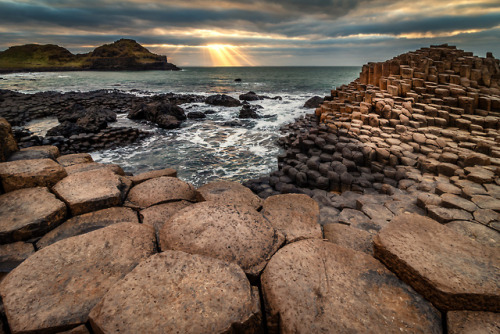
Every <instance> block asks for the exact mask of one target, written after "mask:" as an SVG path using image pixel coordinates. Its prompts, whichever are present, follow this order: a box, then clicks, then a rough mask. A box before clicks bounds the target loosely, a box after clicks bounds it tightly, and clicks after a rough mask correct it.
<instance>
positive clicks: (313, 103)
mask: <svg viewBox="0 0 500 334" xmlns="http://www.w3.org/2000/svg"><path fill="white" fill-rule="evenodd" d="M324 101H325V99H324V98H322V97H319V96H313V97H311V98H310V99H309V100H307V101H306V103H304V108H318V107H319V106H320V105H321V104H322V103H323V102H324Z"/></svg>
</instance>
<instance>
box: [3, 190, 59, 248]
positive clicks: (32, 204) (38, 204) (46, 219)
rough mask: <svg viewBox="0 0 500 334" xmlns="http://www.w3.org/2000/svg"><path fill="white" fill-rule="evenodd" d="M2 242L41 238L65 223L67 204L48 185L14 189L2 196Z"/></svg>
mask: <svg viewBox="0 0 500 334" xmlns="http://www.w3.org/2000/svg"><path fill="white" fill-rule="evenodd" d="M0 217H2V218H1V219H0V244H6V243H12V242H15V241H21V240H29V239H31V238H34V237H39V236H42V235H44V234H45V233H47V232H48V231H50V230H51V229H53V228H55V227H56V226H58V225H59V224H60V223H62V222H63V221H64V219H65V217H66V205H65V204H64V203H63V202H61V201H60V200H58V199H57V198H56V196H54V194H52V193H50V192H49V190H48V189H47V188H42V187H36V188H27V189H19V190H14V191H11V192H9V193H6V194H4V195H0Z"/></svg>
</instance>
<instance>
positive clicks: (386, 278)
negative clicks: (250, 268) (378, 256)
mask: <svg viewBox="0 0 500 334" xmlns="http://www.w3.org/2000/svg"><path fill="white" fill-rule="evenodd" d="M261 283H262V292H263V295H264V301H265V309H266V312H267V314H266V319H267V328H268V330H269V332H272V333H292V332H296V333H352V332H357V333H360V332H366V333H382V332H384V333H400V332H401V330H402V329H404V331H407V332H408V333H441V331H442V329H441V317H440V313H439V312H438V311H437V310H436V309H435V308H434V307H433V306H432V305H431V304H430V303H429V302H427V301H426V300H425V299H424V298H422V297H421V296H420V295H418V294H417V293H416V292H415V291H413V290H412V289H411V288H410V287H409V286H407V285H406V284H404V283H403V282H401V281H400V280H399V279H398V278H397V277H396V276H395V275H394V274H393V273H391V272H390V271H389V270H387V269H386V268H385V267H384V266H383V265H382V264H381V263H380V262H378V261H376V260H375V259H374V258H373V257H371V256H369V255H367V254H365V253H361V252H357V251H354V250H350V249H347V248H343V247H340V246H337V245H334V244H332V243H329V242H324V241H321V240H316V239H310V240H302V241H298V242H295V243H292V244H290V245H287V246H285V247H284V248H282V249H281V250H279V251H278V252H277V253H276V254H275V255H274V256H273V258H272V259H271V261H269V263H268V265H267V267H266V269H265V270H264V272H263V274H262V279H261Z"/></svg>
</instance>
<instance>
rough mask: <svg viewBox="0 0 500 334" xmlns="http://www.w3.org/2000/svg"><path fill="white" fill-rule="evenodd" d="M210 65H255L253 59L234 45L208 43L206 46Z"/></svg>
mask: <svg viewBox="0 0 500 334" xmlns="http://www.w3.org/2000/svg"><path fill="white" fill-rule="evenodd" d="M206 50H207V51H208V54H209V55H210V60H211V61H212V66H255V65H256V63H255V61H254V60H253V59H252V58H251V57H250V56H248V55H245V54H244V53H243V51H242V50H241V48H240V47H237V46H234V45H223V44H210V45H207V46H206Z"/></svg>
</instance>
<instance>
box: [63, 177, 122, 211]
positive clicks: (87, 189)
mask: <svg viewBox="0 0 500 334" xmlns="http://www.w3.org/2000/svg"><path fill="white" fill-rule="evenodd" d="M130 185H131V182H130V181H129V180H127V179H126V178H124V177H122V176H119V175H116V174H115V173H113V172H112V171H110V170H109V169H101V170H91V171H87V172H81V173H76V174H71V175H69V176H68V177H66V178H64V179H63V180H61V181H59V182H58V183H57V184H56V185H55V186H54V188H53V190H54V192H55V193H56V194H57V195H58V196H59V197H60V198H62V199H63V200H64V201H65V202H66V204H67V205H68V207H69V209H70V211H71V214H72V215H73V216H76V215H80V214H84V213H87V212H91V211H97V210H101V209H105V208H109V207H113V206H118V205H121V204H122V201H123V198H124V197H125V195H126V194H127V191H128V189H129V187H130Z"/></svg>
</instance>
